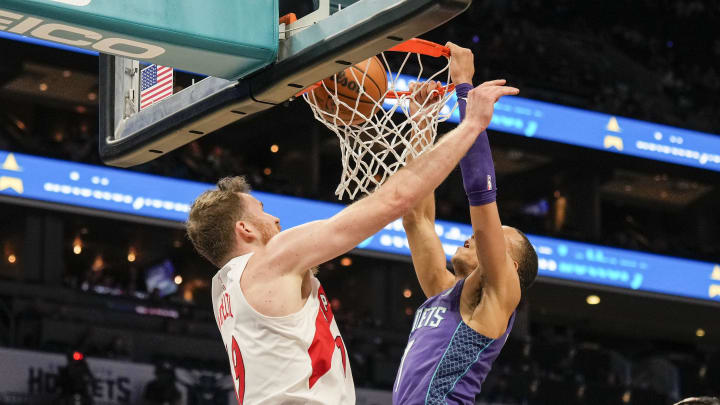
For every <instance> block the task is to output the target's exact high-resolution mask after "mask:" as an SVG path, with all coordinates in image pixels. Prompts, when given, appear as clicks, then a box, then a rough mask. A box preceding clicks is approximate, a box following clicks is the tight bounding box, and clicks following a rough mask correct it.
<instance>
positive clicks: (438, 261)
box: [403, 81, 455, 297]
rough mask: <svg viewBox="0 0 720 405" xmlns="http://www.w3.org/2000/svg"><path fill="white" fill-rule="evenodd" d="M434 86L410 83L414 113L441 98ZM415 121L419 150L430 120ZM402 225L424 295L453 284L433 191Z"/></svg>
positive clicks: (439, 290) (429, 137) (411, 107)
mask: <svg viewBox="0 0 720 405" xmlns="http://www.w3.org/2000/svg"><path fill="white" fill-rule="evenodd" d="M434 88H436V83H435V82H434V81H430V82H426V83H424V84H419V83H410V90H411V91H413V93H414V94H415V97H414V100H410V113H411V115H412V116H415V115H421V114H418V111H420V110H422V106H425V105H426V104H427V103H428V102H430V103H433V102H438V101H439V100H440V98H439V97H435V99H434V100H433V99H432V97H433V95H432V93H431V92H432V89H434ZM420 113H422V111H420ZM415 121H416V122H417V123H418V128H416V129H415V131H416V133H415V134H414V137H415V138H416V145H415V146H414V147H415V151H416V152H420V151H421V150H422V148H423V145H426V144H427V143H429V142H430V141H431V136H430V134H429V132H427V131H426V125H427V122H426V120H425V119H424V118H418V119H415ZM411 160H412V158H411V157H410V156H408V161H411ZM403 228H405V234H406V235H407V239H408V244H409V245H410V256H411V257H412V263H413V268H414V269H415V274H416V275H417V278H418V282H419V283H420V288H422V290H423V293H424V294H425V296H426V297H432V296H435V295H437V294H439V293H441V292H442V291H444V290H446V289H448V288H450V287H452V286H453V284H454V283H455V277H454V276H453V275H452V273H450V272H449V271H448V270H447V267H446V258H445V252H444V250H443V247H442V242H440V238H438V236H437V233H435V196H434V192H431V193H430V194H428V195H427V196H426V197H425V198H423V199H422V200H421V201H420V203H419V204H417V205H415V206H414V207H413V208H412V209H411V210H410V211H409V212H408V213H407V214H405V216H403Z"/></svg>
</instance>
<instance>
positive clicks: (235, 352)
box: [230, 336, 245, 405]
mask: <svg viewBox="0 0 720 405" xmlns="http://www.w3.org/2000/svg"><path fill="white" fill-rule="evenodd" d="M230 364H232V368H233V370H232V371H233V375H234V376H235V380H237V382H238V385H237V392H236V395H237V400H238V405H242V404H243V401H244V398H245V363H244V362H243V358H242V353H240V346H238V343H237V340H235V336H233V338H232V357H231V362H230Z"/></svg>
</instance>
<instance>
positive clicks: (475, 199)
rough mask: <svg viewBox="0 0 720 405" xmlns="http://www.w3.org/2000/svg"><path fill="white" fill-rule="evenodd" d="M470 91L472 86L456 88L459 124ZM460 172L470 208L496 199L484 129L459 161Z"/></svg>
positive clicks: (493, 171)
mask: <svg viewBox="0 0 720 405" xmlns="http://www.w3.org/2000/svg"><path fill="white" fill-rule="evenodd" d="M470 90H472V85H470V84H467V83H462V84H459V85H458V86H457V93H458V109H459V110H460V121H461V122H462V121H463V120H464V119H465V108H466V102H465V96H466V95H467V93H468V92H469V91H470ZM460 171H461V173H462V178H463V186H464V187H465V193H466V194H467V197H468V202H469V203H470V205H471V206H480V205H486V204H490V203H492V202H495V200H496V198H497V186H496V183H495V164H494V163H493V160H492V153H491V151H490V142H489V140H488V136H487V132H486V131H485V130H484V129H483V132H482V133H481V134H480V135H479V136H478V137H477V138H476V139H475V142H473V145H472V146H471V147H470V149H469V150H468V153H467V154H466V155H465V156H464V157H463V158H462V159H461V160H460Z"/></svg>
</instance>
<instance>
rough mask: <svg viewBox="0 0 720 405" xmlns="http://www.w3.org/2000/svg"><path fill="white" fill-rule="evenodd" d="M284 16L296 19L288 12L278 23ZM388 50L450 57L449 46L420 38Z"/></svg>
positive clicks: (444, 89) (393, 94)
mask: <svg viewBox="0 0 720 405" xmlns="http://www.w3.org/2000/svg"><path fill="white" fill-rule="evenodd" d="M288 16H292V17H288ZM286 17H288V18H295V19H296V17H295V14H294V13H290V14H286V15H284V16H282V17H280V23H282V22H283V19H284V18H286ZM294 21H295V20H292V21H291V22H294ZM388 51H389V52H410V53H418V54H420V55H426V56H431V57H433V58H439V57H441V56H444V57H446V58H449V57H450V48H448V47H447V46H444V45H440V44H437V43H435V42H431V41H426V40H424V39H420V38H411V39H408V40H407V41H405V42H403V43H402V44H398V45H395V46H393V47H392V48H390V49H388ZM320 86H322V80H320V81H318V82H317V83H314V84H312V85H310V86H308V87H306V88H305V89H303V91H301V92H299V93H297V94H296V95H295V97H300V96H302V95H303V94H305V93H307V92H310V91H313V90H315V89H317V88H318V87H320ZM437 90H438V91H439V92H440V95H441V96H444V95H445V93H450V92H453V91H454V90H455V85H454V84H450V85H448V86H438V89H437ZM410 94H411V92H410V91H392V92H390V93H388V94H387V95H386V96H385V98H390V99H396V98H400V97H402V96H407V95H410Z"/></svg>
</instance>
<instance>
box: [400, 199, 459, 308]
mask: <svg viewBox="0 0 720 405" xmlns="http://www.w3.org/2000/svg"><path fill="white" fill-rule="evenodd" d="M403 227H404V228H405V233H406V234H407V238H408V243H409V244H410V254H411V256H412V263H413V267H414V268H415V274H416V275H417V278H418V281H419V282H420V287H421V288H422V290H423V293H425V296H426V297H432V296H435V295H437V294H439V293H441V292H443V291H445V290H447V289H448V288H450V287H452V286H453V284H454V283H455V277H454V276H453V275H452V273H450V272H449V271H448V269H447V267H446V261H447V260H446V258H445V251H444V250H443V247H442V243H441V242H440V238H438V236H437V233H435V196H434V194H433V193H430V194H429V195H428V196H427V197H425V198H424V199H423V200H422V201H421V202H420V204H418V205H417V206H415V207H414V208H413V209H412V210H410V212H408V213H407V214H405V216H404V217H403Z"/></svg>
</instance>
